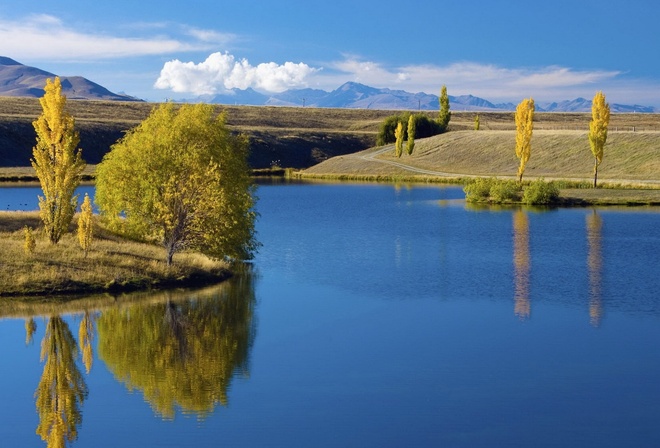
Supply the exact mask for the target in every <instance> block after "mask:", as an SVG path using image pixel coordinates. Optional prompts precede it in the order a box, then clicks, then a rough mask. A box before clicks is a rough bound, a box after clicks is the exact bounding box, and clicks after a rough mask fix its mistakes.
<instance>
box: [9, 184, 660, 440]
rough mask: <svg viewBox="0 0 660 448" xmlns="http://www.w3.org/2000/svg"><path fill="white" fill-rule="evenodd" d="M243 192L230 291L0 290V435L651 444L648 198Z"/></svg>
mask: <svg viewBox="0 0 660 448" xmlns="http://www.w3.org/2000/svg"><path fill="white" fill-rule="evenodd" d="M36 194H37V190H36V189H32V190H29V191H28V190H13V191H9V190H7V189H0V208H2V209H4V208H5V205H4V204H5V203H7V204H10V203H12V204H13V203H15V202H17V203H20V204H26V205H24V206H22V208H27V209H32V208H36ZM257 194H258V196H259V202H258V211H259V213H260V215H261V216H260V218H259V221H258V225H257V229H258V237H259V240H260V241H261V243H262V244H263V247H262V248H261V250H260V252H259V254H258V255H257V257H256V259H255V260H254V264H253V267H252V269H251V271H250V272H247V273H245V274H244V275H241V276H238V277H236V278H235V279H233V280H232V281H230V282H227V283H226V284H223V285H219V286H217V287H211V288H206V289H203V290H192V291H170V292H158V293H151V294H146V293H143V294H132V295H126V296H120V297H110V296H101V297H91V298H78V299H76V300H75V301H72V302H68V303H65V304H59V305H57V304H55V305H53V304H33V305H30V304H20V303H13V302H11V301H9V300H7V299H0V303H1V305H2V306H0V340H2V341H3V344H2V345H0V359H1V360H2V366H1V368H0V384H1V385H0V401H1V402H2V403H3V406H2V407H0V421H1V422H2V423H1V424H0V441H2V443H1V444H2V446H5V445H8V446H45V445H46V443H45V442H44V441H42V438H41V437H40V435H39V434H45V435H48V434H50V435H51V437H54V438H60V439H62V438H65V439H66V438H68V439H70V446H73V447H117V446H122V447H144V446H159V447H160V446H173V447H174V446H194V447H206V446H208V447H211V446H218V445H224V446H232V447H255V446H273V447H308V446H314V447H390V446H391V447H400V446H415V447H421V446H433V447H436V446H442V447H500V446H506V447H528V446H534V447H585V446H598V447H621V446H634V447H655V446H660V425H658V421H657V420H658V416H660V381H659V378H660V293H659V291H660V268H659V266H658V258H659V257H658V253H659V249H660V210H659V209H658V208H648V207H644V208H571V209H550V210H539V209H528V208H495V207H473V206H469V205H466V203H465V202H464V200H463V193H462V190H461V189H460V188H458V187H438V186H405V185H403V186H394V185H384V184H383V185H381V184H323V183H315V184H296V183H292V184H287V183H273V184H264V185H260V186H259V188H258V192H257ZM18 198H24V199H20V200H18ZM11 201H14V202H11ZM10 208H14V207H13V206H12V207H10ZM16 208H19V207H16ZM175 261H176V259H175ZM42 348H43V353H42ZM42 354H43V356H42ZM49 391H55V393H52V394H51V393H48V392H49ZM53 397H55V398H56V399H53ZM58 416H59V417H58Z"/></svg>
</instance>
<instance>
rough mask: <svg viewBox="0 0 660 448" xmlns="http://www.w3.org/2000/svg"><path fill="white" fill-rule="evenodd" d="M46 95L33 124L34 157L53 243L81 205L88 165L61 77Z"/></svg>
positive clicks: (48, 86) (41, 203) (44, 217)
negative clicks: (80, 189) (81, 185)
mask: <svg viewBox="0 0 660 448" xmlns="http://www.w3.org/2000/svg"><path fill="white" fill-rule="evenodd" d="M44 91H45V93H44V96H43V97H42V98H40V99H39V102H40V103H41V107H42V109H43V112H42V114H41V115H40V116H39V118H38V119H37V120H36V121H34V122H33V123H32V125H33V126H34V129H35V131H36V133H37V145H36V146H35V147H34V148H33V150H32V155H33V159H32V160H31V163H32V167H33V168H34V170H35V172H36V174H37V177H38V178H39V182H40V184H41V189H42V190H43V193H44V196H43V197H42V196H39V210H40V211H41V212H40V216H41V219H42V221H43V223H44V230H45V232H46V235H47V236H48V239H49V240H50V242H51V243H53V244H56V243H57V242H58V241H59V240H60V238H61V237H62V235H63V234H64V233H65V232H66V231H67V229H68V227H69V224H70V223H71V220H72V219H73V214H74V212H75V210H76V206H77V205H78V204H77V202H78V198H77V196H75V197H74V194H73V193H74V192H75V189H76V187H77V186H78V185H79V183H80V175H81V173H82V170H83V169H84V168H85V162H84V161H83V160H82V157H81V154H80V149H78V150H77V151H76V147H77V146H78V142H79V141H80V138H79V136H78V133H77V132H76V131H75V130H74V125H75V122H74V119H73V117H72V116H71V115H70V114H69V113H68V112H67V111H66V96H64V95H62V85H61V83H60V79H59V78H57V77H56V78H55V81H52V82H51V80H50V79H48V80H47V81H46V87H45V88H44Z"/></svg>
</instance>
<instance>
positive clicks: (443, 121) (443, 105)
mask: <svg viewBox="0 0 660 448" xmlns="http://www.w3.org/2000/svg"><path fill="white" fill-rule="evenodd" d="M439 102H440V112H439V114H438V124H439V125H440V128H441V129H442V132H445V131H446V130H447V127H448V126H449V120H451V112H450V111H449V96H448V95H447V86H445V85H443V86H442V89H440V98H439Z"/></svg>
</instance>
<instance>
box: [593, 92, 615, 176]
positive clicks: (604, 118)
mask: <svg viewBox="0 0 660 448" xmlns="http://www.w3.org/2000/svg"><path fill="white" fill-rule="evenodd" d="M609 124H610V105H609V104H608V103H606V102H605V95H603V92H597V93H596V95H595V96H594V99H593V101H592V103H591V122H590V123H589V145H590V146H591V153H592V154H593V155H594V188H595V187H596V182H597V180H598V165H600V164H601V162H602V161H603V148H604V147H605V142H606V141H607V128H608V126H609Z"/></svg>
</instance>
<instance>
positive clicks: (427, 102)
mask: <svg viewBox="0 0 660 448" xmlns="http://www.w3.org/2000/svg"><path fill="white" fill-rule="evenodd" d="M448 96H449V105H450V108H451V110H455V111H484V112H487V111H493V112H494V111H514V110H516V105H515V104H514V103H497V104H494V103H491V102H490V101H488V100H485V99H483V98H479V97H476V96H472V95H461V96H451V95H448ZM185 101H187V102H201V101H203V102H208V103H217V104H232V105H233V104H236V105H252V106H263V105H267V106H305V107H307V106H309V107H336V108H348V109H351V108H356V109H380V110H437V109H438V108H439V102H438V96H437V95H431V94H428V93H424V92H419V93H410V92H406V91H403V90H391V89H377V88H375V87H369V86H366V85H364V84H359V83H356V82H347V83H345V84H343V85H342V86H340V87H339V88H338V89H336V90H333V91H332V92H326V91H324V90H318V89H292V90H286V91H284V92H282V93H275V94H269V95H265V94H262V93H259V92H257V91H255V90H253V89H246V90H240V89H232V90H231V91H229V92H227V93H223V94H218V95H203V96H200V97H197V98H193V99H189V100H185ZM536 110H537V111H538V112H591V100H589V99H586V98H576V99H574V100H566V101H561V102H549V103H536ZM610 110H611V111H612V112H638V113H640V112H643V113H653V112H660V111H659V110H657V109H656V108H654V107H649V106H640V105H637V104H635V105H626V104H610Z"/></svg>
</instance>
